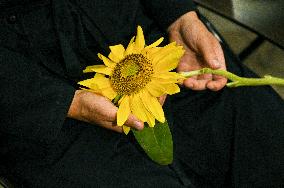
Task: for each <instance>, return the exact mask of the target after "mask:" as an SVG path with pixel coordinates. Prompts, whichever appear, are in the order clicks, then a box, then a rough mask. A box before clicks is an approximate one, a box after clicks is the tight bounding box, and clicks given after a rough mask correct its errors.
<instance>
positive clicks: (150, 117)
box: [145, 111, 156, 127]
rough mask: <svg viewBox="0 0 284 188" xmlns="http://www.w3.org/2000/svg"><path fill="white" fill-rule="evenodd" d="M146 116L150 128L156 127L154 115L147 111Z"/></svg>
mask: <svg viewBox="0 0 284 188" xmlns="http://www.w3.org/2000/svg"><path fill="white" fill-rule="evenodd" d="M145 115H146V117H147V123H148V125H149V127H154V126H155V124H156V122H155V117H154V116H153V115H152V114H150V112H148V111H145Z"/></svg>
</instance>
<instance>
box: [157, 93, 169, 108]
mask: <svg viewBox="0 0 284 188" xmlns="http://www.w3.org/2000/svg"><path fill="white" fill-rule="evenodd" d="M166 98H167V95H163V96H161V97H159V98H158V100H159V102H160V104H161V105H162V106H163V105H164V103H165V101H166Z"/></svg>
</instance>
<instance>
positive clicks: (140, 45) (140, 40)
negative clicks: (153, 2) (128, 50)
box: [135, 26, 145, 51]
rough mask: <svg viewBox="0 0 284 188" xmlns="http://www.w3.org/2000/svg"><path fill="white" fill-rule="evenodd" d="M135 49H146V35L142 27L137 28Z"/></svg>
mask: <svg viewBox="0 0 284 188" xmlns="http://www.w3.org/2000/svg"><path fill="white" fill-rule="evenodd" d="M135 47H136V49H137V50H139V51H141V50H143V49H144V47H145V39H144V34H143V30H142V28H141V26H138V27H137V35H136V39H135Z"/></svg>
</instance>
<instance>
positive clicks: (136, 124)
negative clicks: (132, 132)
mask: <svg viewBox="0 0 284 188" xmlns="http://www.w3.org/2000/svg"><path fill="white" fill-rule="evenodd" d="M134 125H135V128H136V129H137V130H142V129H143V123H141V122H139V121H135V122H134Z"/></svg>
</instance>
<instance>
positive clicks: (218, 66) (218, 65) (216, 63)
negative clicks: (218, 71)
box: [212, 59, 221, 68]
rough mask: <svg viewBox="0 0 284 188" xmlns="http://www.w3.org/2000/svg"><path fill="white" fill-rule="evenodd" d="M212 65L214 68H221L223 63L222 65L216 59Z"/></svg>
mask: <svg viewBox="0 0 284 188" xmlns="http://www.w3.org/2000/svg"><path fill="white" fill-rule="evenodd" d="M212 64H213V66H214V67H215V68H220V66H221V63H220V62H219V61H218V60H216V59H214V60H213V61H212Z"/></svg>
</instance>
